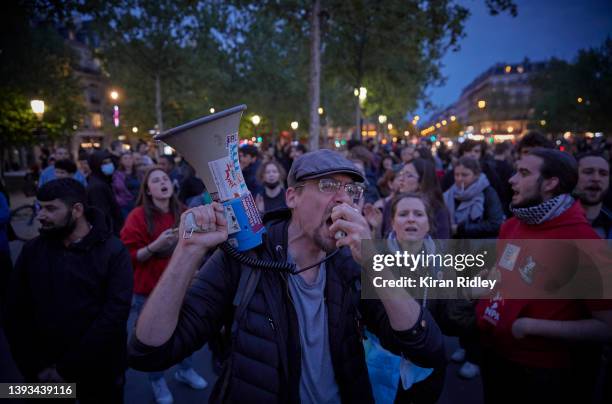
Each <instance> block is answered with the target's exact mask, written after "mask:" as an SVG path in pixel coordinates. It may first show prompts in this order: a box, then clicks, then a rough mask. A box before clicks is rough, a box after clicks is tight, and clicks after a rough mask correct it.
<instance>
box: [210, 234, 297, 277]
mask: <svg viewBox="0 0 612 404" xmlns="http://www.w3.org/2000/svg"><path fill="white" fill-rule="evenodd" d="M220 248H221V250H223V252H224V253H226V254H227V255H229V256H230V257H231V258H233V259H235V260H236V261H238V262H239V263H241V264H243V265H248V266H250V267H254V268H261V269H267V270H271V271H277V272H287V273H293V271H294V269H295V265H294V264H291V263H289V262H274V261H264V260H260V259H257V258H253V257H249V256H248V255H246V254H243V253H241V252H240V251H238V250H236V248H235V247H234V246H232V245H231V244H230V243H228V242H227V241H226V242H224V243H221V246H220Z"/></svg>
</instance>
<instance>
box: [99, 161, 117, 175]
mask: <svg viewBox="0 0 612 404" xmlns="http://www.w3.org/2000/svg"><path fill="white" fill-rule="evenodd" d="M100 169H101V170H102V173H104V175H113V173H114V172H115V166H114V165H113V163H106V164H102V167H100Z"/></svg>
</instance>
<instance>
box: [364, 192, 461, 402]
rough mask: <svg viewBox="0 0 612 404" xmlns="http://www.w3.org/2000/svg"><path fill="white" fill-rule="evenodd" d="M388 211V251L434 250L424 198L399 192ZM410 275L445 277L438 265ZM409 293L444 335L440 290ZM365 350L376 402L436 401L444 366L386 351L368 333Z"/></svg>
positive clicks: (431, 223)
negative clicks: (419, 362) (425, 364)
mask: <svg viewBox="0 0 612 404" xmlns="http://www.w3.org/2000/svg"><path fill="white" fill-rule="evenodd" d="M391 211H392V220H391V232H390V233H389V236H388V237H387V242H386V245H387V250H388V252H390V253H396V252H398V251H399V252H401V251H408V252H410V253H412V254H418V253H419V252H421V251H423V252H425V253H426V254H435V253H436V245H435V243H434V241H433V239H432V238H431V236H430V234H432V233H433V232H434V231H435V223H434V211H433V208H432V206H431V205H430V203H429V201H428V199H427V197H425V196H423V195H421V194H417V193H400V194H398V195H397V196H395V197H394V198H393V200H392V201H391ZM424 271H428V273H425V272H424ZM411 274H412V275H413V276H415V275H416V276H417V277H422V276H432V277H434V278H435V279H442V278H443V276H444V273H443V271H441V270H440V268H437V267H430V268H418V269H416V270H415V271H414V272H411ZM402 275H403V274H402ZM411 293H412V294H413V296H414V297H415V298H416V299H418V302H419V304H421V305H422V306H423V308H425V309H427V310H429V312H430V313H431V314H432V316H433V317H434V319H435V320H436V322H437V323H438V325H439V326H440V328H441V329H442V332H444V333H445V334H446V332H445V329H448V328H449V327H450V324H449V320H448V319H447V318H448V317H447V315H446V302H447V300H445V299H440V297H441V296H440V295H439V293H443V291H440V290H438V291H434V290H429V289H428V288H421V289H418V290H416V289H415V290H411ZM436 293H437V294H438V295H436ZM365 349H366V361H367V363H368V371H369V372H370V379H371V380H372V388H373V391H374V396H375V399H376V402H396V403H416V404H421V403H435V402H436V401H437V400H438V398H439V397H440V394H441V393H442V390H443V388H444V376H445V371H446V367H445V366H443V367H440V368H435V369H431V368H422V367H420V366H418V365H416V364H415V363H413V362H411V361H410V360H408V359H405V358H402V357H400V356H397V355H394V354H392V353H390V352H388V351H386V350H385V349H384V348H382V347H381V346H380V344H379V342H378V340H377V339H376V337H375V336H373V335H371V334H370V333H368V339H367V340H366V342H365Z"/></svg>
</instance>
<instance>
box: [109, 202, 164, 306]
mask: <svg viewBox="0 0 612 404" xmlns="http://www.w3.org/2000/svg"><path fill="white" fill-rule="evenodd" d="M173 226H174V216H173V215H172V213H171V212H168V213H156V214H155V227H154V230H153V234H149V232H148V230H147V223H146V221H145V213H144V208H143V207H142V206H138V207H136V208H134V209H133V210H132V211H131V212H130V214H129V215H128V217H127V219H126V221H125V225H124V226H123V229H121V241H123V244H125V246H126V247H127V248H128V250H129V252H130V256H131V257H132V267H133V268H134V293H135V294H138V295H145V296H148V295H149V294H150V293H151V291H152V290H153V288H154V287H155V285H157V281H159V278H160V277H161V275H162V273H163V272H164V270H165V269H166V267H167V266H168V262H169V261H170V256H171V252H169V253H168V254H166V255H164V256H159V255H155V256H153V257H151V258H149V259H148V260H146V261H144V262H139V261H138V260H137V259H136V254H137V253H138V250H140V249H141V248H143V247H145V246H146V245H148V244H150V243H152V242H153V241H155V240H156V239H157V238H158V237H159V235H160V234H161V233H162V232H163V231H164V230H166V229H170V228H172V227H173Z"/></svg>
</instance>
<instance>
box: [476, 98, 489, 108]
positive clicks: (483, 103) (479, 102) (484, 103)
mask: <svg viewBox="0 0 612 404" xmlns="http://www.w3.org/2000/svg"><path fill="white" fill-rule="evenodd" d="M486 106H487V102H486V101H485V100H479V101H478V108H480V109H483V108H485V107H486Z"/></svg>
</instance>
